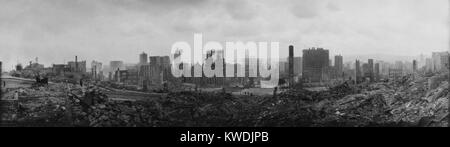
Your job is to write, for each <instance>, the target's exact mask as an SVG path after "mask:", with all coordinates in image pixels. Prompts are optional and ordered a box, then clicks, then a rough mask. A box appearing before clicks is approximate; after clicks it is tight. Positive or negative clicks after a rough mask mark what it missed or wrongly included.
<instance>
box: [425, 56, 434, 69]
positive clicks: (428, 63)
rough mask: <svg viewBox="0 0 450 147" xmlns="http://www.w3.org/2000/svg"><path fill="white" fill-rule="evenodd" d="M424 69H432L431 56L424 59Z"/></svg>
mask: <svg viewBox="0 0 450 147" xmlns="http://www.w3.org/2000/svg"><path fill="white" fill-rule="evenodd" d="M425 70H426V72H432V71H433V61H432V59H431V58H427V59H425Z"/></svg>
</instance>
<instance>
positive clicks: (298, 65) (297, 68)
mask: <svg viewBox="0 0 450 147" xmlns="http://www.w3.org/2000/svg"><path fill="white" fill-rule="evenodd" d="M302 60H303V59H302V57H294V76H299V75H301V74H302V66H303V65H302Z"/></svg>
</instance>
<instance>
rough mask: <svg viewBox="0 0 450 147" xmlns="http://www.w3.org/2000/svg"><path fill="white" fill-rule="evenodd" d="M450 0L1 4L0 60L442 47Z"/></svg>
mask: <svg viewBox="0 0 450 147" xmlns="http://www.w3.org/2000/svg"><path fill="white" fill-rule="evenodd" d="M448 18H449V1H448V0H248V1H247V0H0V51H1V54H0V60H2V61H3V62H5V63H4V64H5V65H4V68H7V69H10V68H11V67H12V65H14V64H16V63H17V62H20V63H23V64H26V63H28V61H30V60H34V58H35V57H38V58H39V61H40V62H41V63H44V64H46V65H47V66H49V65H50V64H52V63H64V62H67V61H69V60H73V58H74V57H73V56H75V55H78V56H79V58H80V59H83V60H87V61H88V62H89V63H90V62H91V61H92V60H93V59H96V60H100V61H102V62H104V63H107V64H108V63H109V61H110V60H124V61H125V62H131V63H133V62H137V61H138V59H139V58H138V54H139V53H141V52H143V51H145V52H147V53H149V54H150V55H167V54H168V53H169V52H170V47H171V46H172V44H173V43H175V42H176V41H189V42H191V45H193V44H192V40H193V35H194V33H202V34H203V38H204V41H208V40H213V41H219V42H225V41H238V40H240V41H279V42H280V45H281V46H280V47H281V49H283V51H282V52H281V55H282V56H286V55H287V46H288V45H290V44H293V45H295V47H296V49H297V50H296V51H297V52H296V55H297V56H299V55H301V53H300V52H301V49H304V48H309V47H313V46H318V47H324V48H327V49H330V50H331V51H330V52H331V53H332V54H342V55H344V58H345V55H346V54H372V53H384V54H394V55H417V54H420V53H429V52H431V51H439V50H448V49H449V47H448V46H449V19H448Z"/></svg>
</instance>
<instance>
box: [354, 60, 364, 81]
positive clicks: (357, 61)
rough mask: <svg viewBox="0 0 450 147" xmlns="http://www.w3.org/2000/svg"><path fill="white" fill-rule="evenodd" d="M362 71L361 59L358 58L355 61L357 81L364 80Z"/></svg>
mask: <svg viewBox="0 0 450 147" xmlns="http://www.w3.org/2000/svg"><path fill="white" fill-rule="evenodd" d="M361 74H362V71H361V63H360V61H359V60H356V62H355V79H356V83H359V82H361V81H362V78H361V76H362V75H361Z"/></svg>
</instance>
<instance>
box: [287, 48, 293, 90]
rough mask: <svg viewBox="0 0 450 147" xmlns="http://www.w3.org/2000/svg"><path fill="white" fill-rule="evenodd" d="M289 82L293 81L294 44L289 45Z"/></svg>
mask: <svg viewBox="0 0 450 147" xmlns="http://www.w3.org/2000/svg"><path fill="white" fill-rule="evenodd" d="M288 62H289V83H290V84H292V83H293V82H294V46H292V45H290V46H289V58H288Z"/></svg>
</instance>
